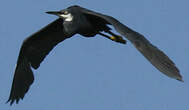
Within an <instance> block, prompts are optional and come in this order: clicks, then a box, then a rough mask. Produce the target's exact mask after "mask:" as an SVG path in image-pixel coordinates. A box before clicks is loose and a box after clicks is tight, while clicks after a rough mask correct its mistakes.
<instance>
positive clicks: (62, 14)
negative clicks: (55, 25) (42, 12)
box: [46, 10, 73, 21]
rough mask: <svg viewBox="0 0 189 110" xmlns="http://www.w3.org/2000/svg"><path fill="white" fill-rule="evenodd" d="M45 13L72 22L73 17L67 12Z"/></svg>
mask: <svg viewBox="0 0 189 110" xmlns="http://www.w3.org/2000/svg"><path fill="white" fill-rule="evenodd" d="M46 13H47V14H52V15H56V16H59V17H60V18H62V19H64V20H65V21H72V20H73V16H72V14H71V13H70V12H69V10H60V11H48V12H46Z"/></svg>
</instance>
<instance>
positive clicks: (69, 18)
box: [60, 13, 73, 21]
mask: <svg viewBox="0 0 189 110" xmlns="http://www.w3.org/2000/svg"><path fill="white" fill-rule="evenodd" d="M60 17H62V18H64V19H65V21H72V20H73V16H72V15H71V14H70V13H69V14H67V15H64V14H61V15H60Z"/></svg>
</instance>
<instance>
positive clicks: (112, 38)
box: [110, 36, 126, 44]
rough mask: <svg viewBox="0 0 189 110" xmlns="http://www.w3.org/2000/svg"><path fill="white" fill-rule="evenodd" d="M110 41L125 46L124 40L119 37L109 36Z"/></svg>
mask: <svg viewBox="0 0 189 110" xmlns="http://www.w3.org/2000/svg"><path fill="white" fill-rule="evenodd" d="M110 39H111V40H112V41H115V42H118V43H121V44H126V40H124V39H123V38H122V37H121V36H111V37H110Z"/></svg>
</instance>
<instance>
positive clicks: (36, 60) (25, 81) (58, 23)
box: [7, 18, 71, 105]
mask: <svg viewBox="0 0 189 110" xmlns="http://www.w3.org/2000/svg"><path fill="white" fill-rule="evenodd" d="M62 23H63V20H62V19H60V18H59V19H57V20H55V21H54V22H52V23H50V24H49V25H47V26H46V27H44V28H43V29H41V30H40V31H38V32H36V33H34V34H33V35H31V36H30V37H28V38H27V39H26V40H25V41H24V42H23V44H22V47H21V50H20V53H19V57H18V61H17V65H16V70H15V74H14V79H13V83H12V88H11V93H10V97H9V99H8V101H7V102H10V104H11V105H12V104H13V102H14V101H15V100H16V103H18V101H19V100H20V99H23V97H24V95H25V94H26V93H27V91H28V89H29V87H30V85H31V84H32V83H33V80H34V76H33V72H32V70H31V67H33V68H34V69H37V68H38V67H39V66H40V63H41V62H42V61H43V60H44V58H45V57H46V55H47V54H48V53H49V52H50V51H51V50H52V49H53V47H54V46H56V45H57V44H58V43H59V42H61V41H63V40H65V39H66V38H69V37H71V36H69V35H66V33H65V32H64V27H63V25H62Z"/></svg>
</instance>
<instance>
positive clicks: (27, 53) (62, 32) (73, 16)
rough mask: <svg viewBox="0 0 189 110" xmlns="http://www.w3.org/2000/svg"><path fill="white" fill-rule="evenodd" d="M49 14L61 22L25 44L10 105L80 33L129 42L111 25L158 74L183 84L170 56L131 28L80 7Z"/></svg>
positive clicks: (15, 75)
mask: <svg viewBox="0 0 189 110" xmlns="http://www.w3.org/2000/svg"><path fill="white" fill-rule="evenodd" d="M47 13H48V14H53V15H56V16H58V17H59V18H58V19H57V20H55V21H53V22H52V23H50V24H49V25H47V26H46V27H44V28H43V29H41V30H40V31H38V32H36V33H34V34H33V35H31V36H30V37H28V38H27V39H26V40H25V41H24V42H23V44H22V47H21V50H20V54H19V57H18V61H17V66H16V70H15V74H14V79H13V83H12V88H11V93H10V97H9V99H8V101H7V102H10V104H13V102H14V101H16V103H18V102H19V100H20V99H23V98H24V95H25V94H26V93H27V91H28V89H29V88H30V85H31V84H32V83H33V81H34V76H33V72H32V69H31V68H34V69H37V68H38V67H39V66H40V63H41V62H42V61H43V60H44V58H45V57H46V55H47V54H48V53H49V52H50V51H51V50H52V49H53V48H54V47H55V46H56V45H57V44H58V43H60V42H62V41H64V40H65V39H67V38H70V37H72V36H73V35H75V34H77V33H78V34H80V35H83V36H85V37H93V36H95V35H96V34H99V35H102V36H104V37H106V38H108V39H110V40H112V41H115V42H118V43H123V44H125V43H126V41H125V40H123V38H122V37H121V36H119V35H116V34H114V33H112V32H111V31H110V30H111V28H110V27H108V25H112V26H113V27H114V28H115V30H116V31H117V32H118V33H120V34H121V35H122V36H124V37H125V38H127V39H128V40H129V41H130V42H131V43H132V44H133V45H134V46H135V47H136V48H137V50H139V51H140V52H141V53H142V54H143V56H144V57H145V58H146V59H148V60H149V61H150V63H151V64H152V65H154V66H155V67H156V68H157V69H158V70H159V71H161V72H162V73H164V74H165V75H167V76H169V77H171V78H174V79H177V80H179V81H183V80H182V76H181V75H180V72H179V70H178V69H177V67H176V66H175V64H174V63H173V61H171V59H170V58H169V57H168V56H167V55H165V54H164V53H163V52H162V51H161V50H159V49H158V48H157V47H156V46H154V45H152V44H151V43H150V42H149V41H148V40H147V39H146V38H145V37H144V36H143V35H141V34H140V33H138V32H135V31H134V30H132V29H130V28H128V27H127V26H125V25H124V24H122V23H120V22H119V21H118V20H116V19H115V18H113V17H111V16H107V15H104V14H101V13H97V12H94V11H91V10H88V9H85V8H82V7H80V6H71V7H68V8H67V9H63V10H61V11H49V12H47ZM102 32H105V33H108V34H110V35H111V36H108V35H107V34H104V33H102ZM136 68H137V67H136Z"/></svg>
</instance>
